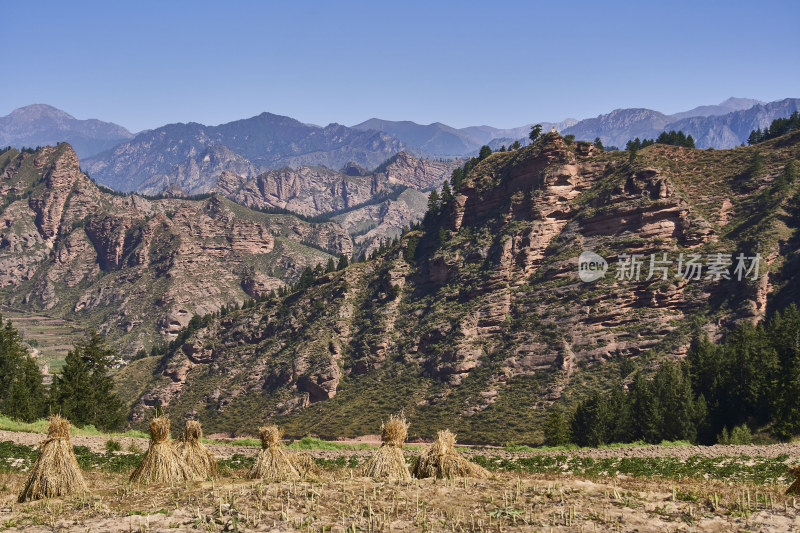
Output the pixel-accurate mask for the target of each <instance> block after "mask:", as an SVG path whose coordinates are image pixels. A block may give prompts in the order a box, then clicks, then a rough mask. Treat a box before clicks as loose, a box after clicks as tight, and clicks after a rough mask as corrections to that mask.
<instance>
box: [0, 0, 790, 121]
mask: <svg viewBox="0 0 800 533" xmlns="http://www.w3.org/2000/svg"><path fill="white" fill-rule="evenodd" d="M1 7H2V10H0V13H2V15H0V16H2V20H3V24H2V30H0V50H2V51H3V52H4V53H3V56H4V57H5V61H4V68H3V73H2V75H0V116H2V115H5V114H7V113H9V112H10V111H12V110H13V109H15V108H17V107H21V106H23V105H27V104H31V103H47V104H51V105H54V106H56V107H58V108H61V109H63V110H65V111H67V112H69V113H71V114H72V115H74V116H76V117H77V118H99V119H102V120H108V121H113V122H117V123H119V124H121V125H123V126H125V127H127V128H129V129H131V130H132V131H138V130H141V129H145V128H153V127H158V126H160V125H163V124H166V123H171V122H189V121H196V122H201V123H204V124H219V123H223V122H228V121H231V120H236V119H239V118H247V117H250V116H253V115H256V114H258V113H260V112H262V111H270V112H273V113H277V114H282V115H289V116H291V117H294V118H297V119H299V120H302V121H304V122H311V123H316V124H323V125H324V124H327V123H330V122H338V123H341V124H347V125H352V124H355V123H358V122H361V121H363V120H366V119H368V118H371V117H380V118H385V119H390V120H413V121H416V122H420V123H426V124H427V123H430V122H434V121H441V122H444V123H447V124H450V125H452V126H456V127H464V126H468V125H479V124H489V125H493V126H497V127H511V126H519V125H522V124H526V123H529V122H533V121H557V120H561V119H564V118H566V117H574V118H579V119H580V118H588V117H593V116H596V115H598V114H600V113H604V112H608V111H610V110H612V109H615V108H620V107H648V108H651V109H657V110H660V111H663V112H666V113H673V112H677V111H683V110H687V109H690V108H692V107H695V106H697V105H702V104H711V103H718V102H720V101H722V100H724V99H725V98H727V97H729V96H739V97H751V98H758V99H761V100H766V101H769V100H776V99H780V98H786V97H800V68H798V66H799V65H798V56H797V50H798V46H797V42H796V39H797V20H798V16H799V15H800V2H797V1H794V0H791V1H790V0H787V1H782V2H777V1H773V2H770V1H761V2H758V3H756V2H712V1H698V0H694V1H691V2H682V1H676V0H673V1H670V2H658V3H655V2H631V3H621V2H613V1H602V2H596V1H595V2H580V1H570V2H557V1H553V0H549V1H547V2H536V1H528V2H514V1H503V2H498V3H495V4H494V5H490V4H489V3H487V2H472V1H468V0H458V1H453V2H433V1H428V2H422V1H419V2H418V1H404V2H381V1H375V0H373V1H369V2H348V1H343V2H330V1H327V2H299V1H296V2H266V1H263V2H255V1H253V2H244V1H239V2H236V1H230V2H221V1H220V2H204V1H192V2H189V1H161V2H149V1H136V2H116V1H112V2H74V3H73V2H63V1H59V2H55V1H54V2H36V1H35V0H31V1H26V2H13V3H10V2H4V3H3V4H2V5H1Z"/></svg>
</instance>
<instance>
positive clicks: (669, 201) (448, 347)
mask: <svg viewBox="0 0 800 533" xmlns="http://www.w3.org/2000/svg"><path fill="white" fill-rule="evenodd" d="M798 146H800V132H795V133H794V134H789V135H787V136H784V137H782V138H780V139H775V140H772V141H767V142H765V143H761V144H759V145H758V146H757V147H745V148H736V149H731V150H712V151H708V150H699V149H689V148H684V147H675V146H666V145H654V146H650V147H647V148H645V149H642V150H640V151H638V153H637V154H636V155H635V157H634V158H633V160H631V158H630V156H629V154H626V153H622V152H603V151H600V150H598V149H596V148H595V147H594V146H592V145H591V144H590V143H585V142H576V141H571V142H569V141H568V140H566V139H564V138H563V137H561V136H560V135H558V134H550V133H548V134H545V135H544V136H543V137H542V138H541V139H540V140H538V141H537V142H536V143H534V144H533V145H532V146H529V147H526V148H523V149H521V150H515V151H512V152H502V153H495V154H492V155H491V156H488V157H486V158H485V159H483V160H482V161H481V162H480V163H478V165H477V166H475V167H474V168H473V169H472V171H471V172H470V173H469V174H468V176H467V177H466V178H465V179H464V181H463V183H462V185H461V187H460V188H459V189H458V190H456V191H454V197H453V198H452V199H451V200H450V202H449V203H448V204H446V205H444V206H442V207H441V208H440V209H439V210H438V211H439V212H438V213H437V212H432V214H431V217H430V218H428V219H426V222H425V224H424V227H423V228H422V229H415V230H413V231H410V232H408V233H406V234H405V235H404V236H403V237H402V238H401V239H400V241H399V242H398V243H397V244H396V245H394V246H391V247H389V248H388V249H387V250H385V251H384V252H382V253H381V254H380V255H379V256H378V257H377V258H376V259H375V260H370V261H366V262H358V263H356V264H354V265H351V266H349V267H348V268H346V269H344V270H341V271H338V272H332V273H328V274H324V275H321V276H319V277H318V278H317V279H316V280H315V281H314V282H313V283H311V284H310V286H309V287H307V288H306V289H304V290H302V291H298V292H296V293H293V294H291V295H288V296H287V297H285V298H273V299H269V300H267V301H264V302H261V303H259V304H258V305H257V306H256V307H255V308H253V309H247V310H243V311H240V312H236V313H233V314H229V315H227V316H226V317H224V318H223V319H211V320H210V321H209V322H208V323H207V324H205V325H203V326H202V327H199V328H196V329H194V330H192V331H190V332H189V334H188V336H187V337H186V342H185V343H184V345H183V346H180V347H175V348H174V349H173V350H169V351H167V352H166V353H163V354H161V355H158V356H155V357H153V358H150V359H148V360H146V361H143V363H142V367H140V368H139V369H138V370H136V369H130V372H134V371H137V372H142V371H144V374H141V373H139V374H136V375H137V376H138V379H146V380H147V381H148V385H147V386H146V387H145V388H144V389H143V392H142V394H141V395H140V396H139V398H138V399H137V401H136V402H135V403H134V408H133V411H132V421H133V423H134V425H135V426H137V427H138V426H141V425H142V424H144V422H145V421H146V420H147V419H149V414H148V413H149V412H150V410H151V409H152V408H153V406H155V405H161V406H162V407H163V409H164V412H165V413H166V414H167V415H168V416H169V417H171V418H173V419H174V420H178V419H180V417H181V416H183V414H184V413H185V412H187V411H189V410H191V411H192V412H193V413H194V414H195V415H196V416H197V417H198V418H199V419H200V420H202V422H203V424H204V427H207V428H209V429H210V430H213V431H243V432H248V431H249V432H252V431H253V428H255V427H256V426H257V425H258V424H260V423H262V422H270V423H278V424H281V425H282V426H283V427H286V429H287V434H289V435H293V436H302V435H308V434H313V435H319V436H323V437H329V438H332V437H338V436H356V435H360V434H364V433H367V432H369V428H374V427H378V425H379V421H380V419H381V418H385V416H386V415H387V414H389V413H393V412H397V411H399V410H401V409H402V410H404V411H405V413H406V415H407V416H408V418H409V420H410V421H411V427H412V428H413V429H412V436H421V437H424V436H431V435H433V434H434V433H435V430H436V429H438V428H441V427H443V426H444V425H450V426H456V427H458V428H459V434H460V435H462V439H463V440H464V441H466V442H479V443H495V444H496V443H502V442H508V441H513V442H526V443H541V441H542V435H541V431H540V428H541V427H542V424H543V422H544V420H545V417H546V415H547V412H548V409H549V408H551V406H553V405H554V404H555V405H556V406H557V407H558V408H560V409H569V408H570V407H571V406H572V405H574V402H575V401H578V400H580V399H581V398H583V397H584V396H585V395H586V394H588V393H589V392H590V391H592V390H606V389H605V388H606V387H607V386H608V385H607V383H609V382H612V381H613V382H617V381H618V380H619V379H623V380H624V379H630V378H631V376H632V375H633V373H634V372H635V371H636V370H639V369H640V370H642V371H648V369H651V368H653V366H657V365H658V364H659V362H660V361H662V360H664V359H672V358H679V357H681V356H682V355H684V354H685V353H686V351H687V350H688V348H689V346H690V344H691V342H692V339H693V338H695V337H696V336H698V335H700V334H703V333H705V334H708V335H709V336H710V337H711V338H712V339H713V338H717V337H719V336H720V335H721V334H722V333H723V332H724V330H725V329H726V328H727V327H729V326H731V325H735V324H737V323H739V322H742V321H753V320H756V319H758V318H759V317H763V316H764V315H765V314H766V313H767V312H768V308H769V307H770V306H771V305H773V304H774V303H775V299H774V296H775V295H777V294H780V293H781V292H782V291H783V290H784V289H785V288H787V287H790V286H791V285H792V283H793V281H792V280H793V279H794V278H792V276H794V277H795V278H796V276H797V274H796V273H794V274H792V273H791V272H789V271H788V270H787V269H786V268H785V267H786V266H787V265H790V264H796V259H797V257H798V256H800V249H798V248H797V246H796V240H795V241H788V240H787V237H786V236H787V235H791V234H793V233H795V232H796V231H797V230H798V229H800V228H798V222H797V219H796V218H792V217H790V216H786V212H785V211H784V210H785V209H789V208H790V207H791V206H790V205H789V204H790V201H791V198H793V197H796V196H797V194H798V183H796V180H795V183H792V184H788V185H787V184H783V183H782V182H781V181H780V179H779V177H780V175H781V173H782V172H783V169H784V168H785V166H786V165H787V162H788V161H789V160H794V159H796V154H797V147H798ZM756 153H758V157H759V158H760V160H761V161H762V166H761V169H760V170H759V171H758V172H755V171H753V170H748V169H750V168H751V162H752V160H753V158H754V157H756V156H755V154H756ZM698 168H700V169H703V171H702V172H700V173H698V171H697V169H698ZM720 206H724V207H723V208H722V209H721V208H720ZM792 243H794V244H792ZM584 250H594V251H595V252H596V253H598V254H601V256H602V257H604V258H606V259H607V260H608V262H609V263H610V268H613V267H614V266H615V264H616V263H617V262H618V260H619V259H621V258H622V257H623V254H641V256H642V257H644V258H647V257H651V255H650V254H659V253H661V252H662V251H663V252H665V253H668V254H670V257H672V258H673V259H675V258H677V257H678V255H679V254H680V253H692V254H702V255H703V256H713V255H714V254H716V253H722V252H724V253H725V254H726V256H729V255H730V256H735V254H736V253H738V252H742V253H744V254H747V255H755V252H756V251H758V253H759V254H760V255H761V257H763V258H764V260H765V261H767V264H765V265H763V266H762V270H761V272H762V273H763V276H762V277H759V279H757V280H756V279H753V280H750V279H745V280H743V281H741V282H739V281H737V280H736V279H735V277H734V278H733V279H730V280H725V279H720V280H714V279H713V278H711V277H706V278H702V279H699V280H692V281H687V280H686V279H685V278H681V277H680V276H678V275H677V274H676V275H675V277H674V278H673V277H668V278H667V279H662V278H660V277H656V278H655V279H644V276H643V277H642V278H641V279H640V278H638V277H637V278H636V279H635V280H633V279H632V278H631V279H626V278H625V277H618V276H615V275H613V273H612V272H609V275H607V276H606V277H604V278H602V279H601V280H597V281H595V282H593V283H588V282H584V281H582V280H581V279H580V278H579V275H578V265H577V258H578V256H579V255H580V254H581V252H582V251H584ZM672 268H673V270H672V271H671V272H672V273H673V274H674V273H675V272H676V271H675V270H674V269H675V265H674V264H673V266H672ZM143 368H144V370H143ZM124 372H125V371H123V374H122V375H121V379H127V378H126V376H129V375H128V374H124ZM131 375H132V374H131ZM143 376H144V377H143ZM604 383H605V384H606V385H604Z"/></svg>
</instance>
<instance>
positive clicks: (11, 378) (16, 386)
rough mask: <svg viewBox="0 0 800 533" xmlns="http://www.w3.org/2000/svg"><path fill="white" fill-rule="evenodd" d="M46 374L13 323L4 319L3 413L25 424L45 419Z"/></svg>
mask: <svg viewBox="0 0 800 533" xmlns="http://www.w3.org/2000/svg"><path fill="white" fill-rule="evenodd" d="M46 408H47V394H46V391H45V388H44V385H42V373H41V371H40V370H39V367H38V366H37V365H36V362H35V361H34V360H33V358H32V357H31V356H30V354H29V353H28V351H27V349H26V348H25V347H24V345H23V344H22V337H20V335H19V333H18V332H17V330H16V329H15V328H14V326H13V325H12V324H11V322H10V321H6V322H5V324H3V318H2V316H0V413H2V414H4V415H6V416H8V417H10V418H13V419H16V420H22V421H25V422H32V421H33V420H35V419H37V418H39V417H41V416H44V415H45V414H46Z"/></svg>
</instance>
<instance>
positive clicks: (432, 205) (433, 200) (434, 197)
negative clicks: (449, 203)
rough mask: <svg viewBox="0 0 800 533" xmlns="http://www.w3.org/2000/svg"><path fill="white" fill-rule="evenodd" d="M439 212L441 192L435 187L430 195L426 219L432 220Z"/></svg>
mask: <svg viewBox="0 0 800 533" xmlns="http://www.w3.org/2000/svg"><path fill="white" fill-rule="evenodd" d="M438 213H439V193H438V192H436V189H433V190H432V191H431V193H430V194H429V195H428V211H427V212H426V213H425V219H426V220H430V219H431V218H433V217H434V216H436V214H438Z"/></svg>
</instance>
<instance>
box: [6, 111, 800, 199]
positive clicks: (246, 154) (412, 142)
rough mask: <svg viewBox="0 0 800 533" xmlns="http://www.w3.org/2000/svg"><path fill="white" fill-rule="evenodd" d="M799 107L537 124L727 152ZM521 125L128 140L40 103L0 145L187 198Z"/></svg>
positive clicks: (483, 139) (17, 114)
mask: <svg viewBox="0 0 800 533" xmlns="http://www.w3.org/2000/svg"><path fill="white" fill-rule="evenodd" d="M798 109H800V99H796V98H794V99H792V98H787V99H785V100H780V101H775V102H769V103H764V102H761V101H759V100H752V99H747V98H729V99H727V100H725V101H724V102H721V103H720V104H718V105H705V106H699V107H696V108H694V109H691V110H689V111H684V112H680V113H675V114H673V115H665V114H664V113H661V112H659V111H654V110H651V109H642V108H634V109H616V110H614V111H611V112H610V113H607V114H604V115H600V116H598V117H595V118H589V119H585V120H580V121H579V120H576V119H565V120H563V121H561V122H558V123H550V122H541V124H542V126H543V127H544V129H545V131H547V130H549V129H550V128H551V127H555V128H556V129H557V130H559V131H561V133H563V134H565V135H567V134H572V135H575V137H576V138H578V139H580V140H590V141H591V140H594V139H595V138H596V137H599V138H600V139H601V140H602V141H603V144H605V145H606V146H618V147H624V146H625V143H626V142H627V141H628V140H630V139H633V138H635V137H639V138H653V137H656V136H658V134H659V133H661V132H662V131H664V130H667V131H668V130H672V129H674V130H683V131H684V132H685V133H686V134H691V135H692V136H693V137H694V139H695V142H696V145H697V147H698V148H707V147H715V148H730V147H733V146H737V145H739V144H741V143H742V142H744V141H745V140H746V139H747V136H748V135H749V133H750V131H751V130H753V129H755V128H763V127H765V126H768V125H769V124H770V122H772V120H774V119H776V118H779V117H785V116H788V115H789V114H791V113H792V112H793V111H796V110H798ZM529 129H530V123H529V124H526V125H524V126H520V127H516V128H508V129H500V128H494V127H491V126H471V127H466V128H453V127H450V126H448V125H446V124H442V123H439V122H436V123H433V124H427V125H423V124H417V123H414V122H410V121H389V120H382V119H378V118H372V119H369V120H367V121H365V122H362V123H360V124H356V125H355V126H352V127H347V126H343V125H340V124H329V125H328V126H325V127H321V126H315V125H311V124H303V123H301V122H299V121H297V120H295V119H293V118H290V117H284V116H279V115H273V114H271V113H262V114H260V115H258V116H255V117H251V118H247V119H243V120H237V121H234V122H229V123H227V124H221V125H219V126H205V125H202V124H198V123H194V122H192V123H188V124H183V123H179V124H168V125H165V126H162V127H160V128H156V129H153V130H148V131H144V132H140V133H139V134H137V135H135V136H134V135H133V134H131V133H130V132H129V131H128V130H126V129H125V128H123V127H121V126H118V125H116V124H112V123H107V122H101V121H99V120H77V119H75V118H74V117H72V116H71V115H68V114H67V113H65V112H63V111H60V110H58V109H55V108H53V107H50V106H47V105H41V104H37V105H32V106H27V107H23V108H20V109H17V110H15V111H13V112H12V113H10V114H9V115H7V116H5V117H2V118H0V145H3V146H5V145H12V146H17V147H19V146H36V145H45V144H54V143H56V142H58V141H67V142H69V143H70V144H72V145H73V147H74V148H75V150H76V152H77V153H78V155H79V156H80V157H81V162H82V165H83V166H84V168H85V169H86V170H87V171H88V172H89V173H90V174H91V175H92V177H93V178H94V179H96V180H97V181H98V182H100V183H102V184H104V185H107V186H109V187H112V188H114V189H117V190H121V191H139V192H147V193H151V194H152V193H157V192H160V191H163V190H166V189H170V190H182V191H184V192H187V193H198V192H205V191H208V190H210V189H211V188H213V187H214V186H215V184H216V182H217V179H218V178H219V176H220V174H221V173H222V172H225V171H229V172H234V173H236V174H239V175H241V176H242V177H244V178H248V179H249V178H253V177H255V176H257V175H259V174H260V173H262V172H264V171H266V170H269V169H277V168H281V167H284V166H289V167H293V168H296V167H298V166H301V165H321V166H325V167H328V168H330V169H340V168H342V167H343V166H345V165H347V164H348V163H356V164H357V165H359V166H361V167H364V168H367V169H373V168H375V167H377V166H378V165H379V164H381V163H382V162H384V161H385V160H387V159H388V158H390V157H392V156H393V155H394V154H396V153H398V152H400V151H406V152H408V153H410V154H413V155H415V156H418V157H426V158H429V159H437V158H458V157H465V156H470V155H474V154H475V153H477V151H478V150H479V148H480V147H481V146H482V145H484V144H488V145H489V146H491V147H492V148H493V149H497V148H499V147H500V146H501V145H506V146H508V145H509V144H511V143H513V142H514V141H515V140H521V141H522V142H523V144H525V141H526V140H527V134H528V131H529Z"/></svg>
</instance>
